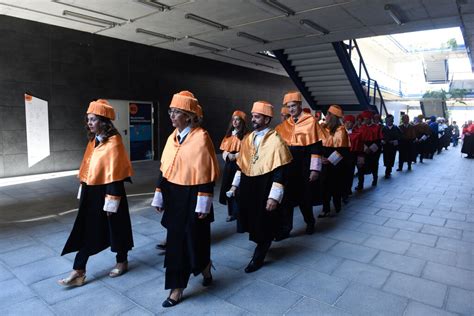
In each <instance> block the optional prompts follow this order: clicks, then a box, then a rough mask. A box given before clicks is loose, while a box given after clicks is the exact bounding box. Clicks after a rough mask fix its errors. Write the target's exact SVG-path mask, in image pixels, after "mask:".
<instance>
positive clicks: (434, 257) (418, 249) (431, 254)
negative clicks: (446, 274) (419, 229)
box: [406, 244, 456, 265]
mask: <svg viewBox="0 0 474 316" xmlns="http://www.w3.org/2000/svg"><path fill="white" fill-rule="evenodd" d="M406 255H407V256H411V257H416V258H420V259H424V260H428V261H432V262H437V263H442V264H449V265H455V264H456V254H455V253H453V252H452V251H448V250H444V249H439V248H433V247H427V246H423V245H417V244H412V245H411V246H410V248H409V249H408V251H407V253H406Z"/></svg>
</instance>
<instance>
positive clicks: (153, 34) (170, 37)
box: [135, 28, 177, 41]
mask: <svg viewBox="0 0 474 316" xmlns="http://www.w3.org/2000/svg"><path fill="white" fill-rule="evenodd" d="M135 31H136V32H137V33H142V34H147V35H151V36H155V37H159V38H163V39H166V40H169V41H176V40H177V38H176V37H173V36H169V35H165V34H161V33H157V32H153V31H148V30H145V29H141V28H138V29H136V30H135Z"/></svg>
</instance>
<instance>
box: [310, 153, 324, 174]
mask: <svg viewBox="0 0 474 316" xmlns="http://www.w3.org/2000/svg"><path fill="white" fill-rule="evenodd" d="M322 166H323V161H322V160H321V156H319V155H311V163H310V165H309V170H314V171H321V169H322Z"/></svg>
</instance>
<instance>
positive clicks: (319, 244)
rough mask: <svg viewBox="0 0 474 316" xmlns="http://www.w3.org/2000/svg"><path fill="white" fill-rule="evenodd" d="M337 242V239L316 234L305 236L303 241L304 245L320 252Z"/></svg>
mask: <svg viewBox="0 0 474 316" xmlns="http://www.w3.org/2000/svg"><path fill="white" fill-rule="evenodd" d="M337 242H338V241H337V240H334V239H331V238H326V237H323V236H320V235H318V234H313V235H309V236H305V240H304V241H303V243H304V245H305V246H306V247H308V248H311V249H314V250H317V251H321V252H325V251H327V250H328V249H329V248H331V247H332V246H334V245H335V244H337Z"/></svg>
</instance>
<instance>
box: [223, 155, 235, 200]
mask: <svg viewBox="0 0 474 316" xmlns="http://www.w3.org/2000/svg"><path fill="white" fill-rule="evenodd" d="M232 154H235V152H234V153H232ZM236 171H237V161H236V160H234V161H230V160H229V159H228V158H227V159H226V161H225V164H224V172H223V173H222V183H221V190H220V192H219V203H221V204H224V205H226V204H227V196H226V192H227V191H229V190H230V188H231V187H232V180H233V179H234V176H235V172H236Z"/></svg>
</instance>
